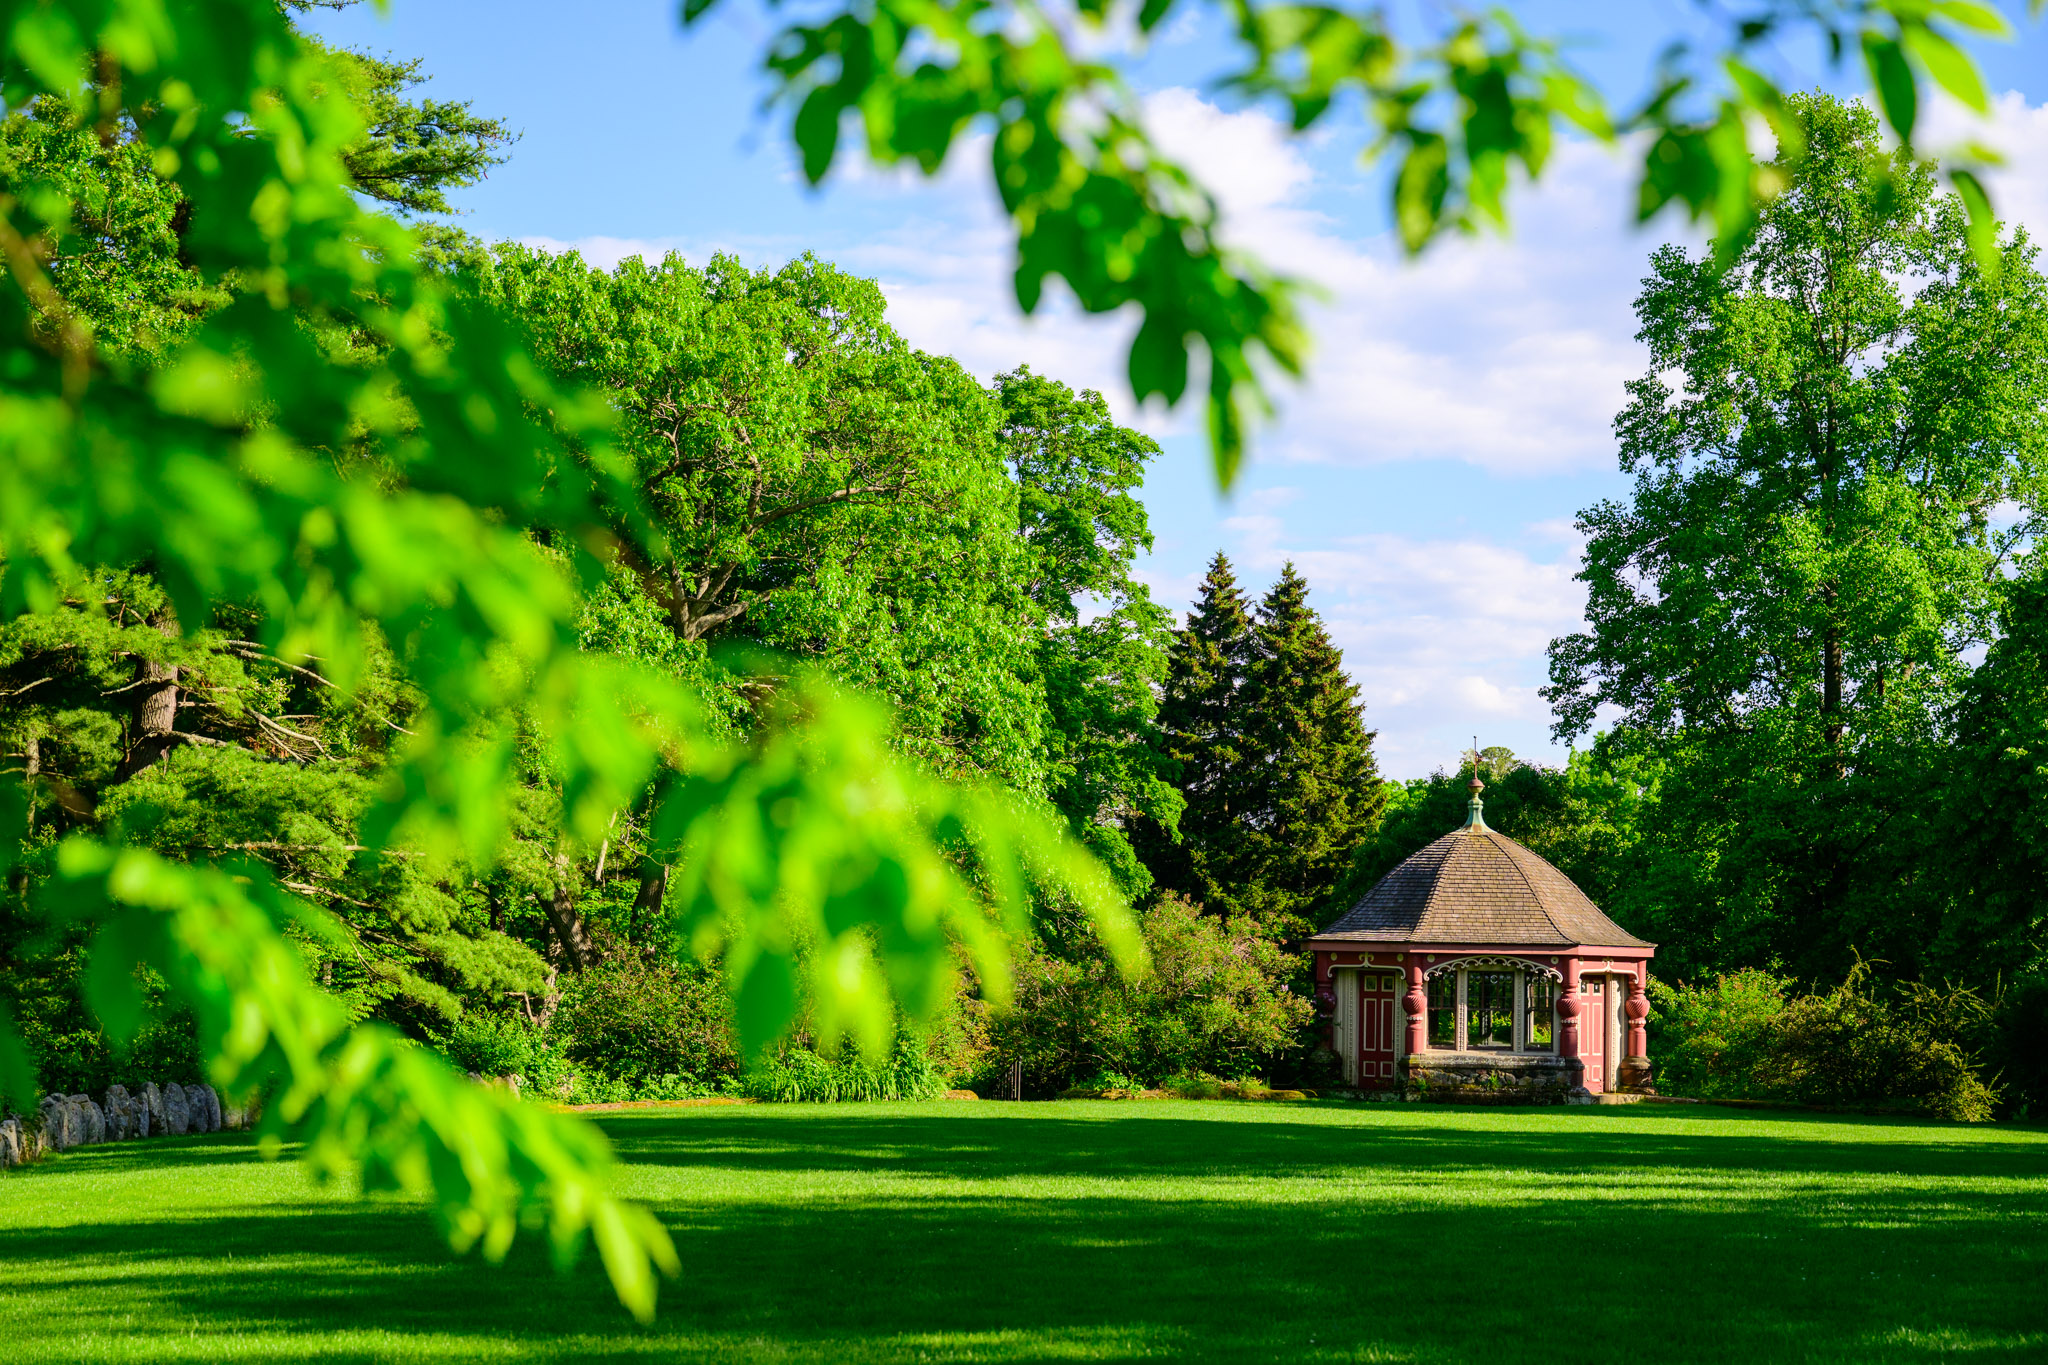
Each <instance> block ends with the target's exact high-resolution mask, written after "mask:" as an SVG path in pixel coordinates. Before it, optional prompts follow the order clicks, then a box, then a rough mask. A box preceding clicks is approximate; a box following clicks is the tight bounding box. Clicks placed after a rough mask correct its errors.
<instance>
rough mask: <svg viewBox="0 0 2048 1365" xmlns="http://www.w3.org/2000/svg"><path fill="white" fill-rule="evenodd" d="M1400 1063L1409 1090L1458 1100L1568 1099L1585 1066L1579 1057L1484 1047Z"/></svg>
mask: <svg viewBox="0 0 2048 1365" xmlns="http://www.w3.org/2000/svg"><path fill="white" fill-rule="evenodd" d="M1401 1066H1402V1068H1403V1071H1404V1073H1405V1077H1404V1083H1403V1087H1402V1088H1403V1089H1404V1090H1405V1091H1406V1092H1407V1093H1408V1094H1409V1095H1412V1096H1414V1097H1415V1098H1417V1099H1425V1100H1442V1101H1446V1102H1449V1103H1454V1104H1564V1103H1565V1102H1567V1101H1568V1100H1569V1099H1570V1098H1571V1096H1572V1092H1573V1091H1574V1090H1577V1089H1581V1088H1582V1087H1583V1083H1584V1076H1585V1070H1586V1065H1585V1063H1584V1062H1581V1061H1580V1060H1579V1059H1578V1058H1576V1057H1519V1056H1515V1055H1513V1054H1511V1053H1484V1052H1425V1053H1419V1054H1417V1055H1415V1056H1411V1057H1407V1058H1404V1059H1403V1060H1402V1062H1401Z"/></svg>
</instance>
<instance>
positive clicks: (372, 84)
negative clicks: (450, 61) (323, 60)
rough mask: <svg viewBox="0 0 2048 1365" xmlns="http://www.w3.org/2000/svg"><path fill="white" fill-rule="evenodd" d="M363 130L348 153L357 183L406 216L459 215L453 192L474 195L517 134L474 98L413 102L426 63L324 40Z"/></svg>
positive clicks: (344, 158)
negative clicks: (477, 105) (477, 107)
mask: <svg viewBox="0 0 2048 1365" xmlns="http://www.w3.org/2000/svg"><path fill="white" fill-rule="evenodd" d="M307 43H308V46H310V47H313V48H315V49H317V50H319V51H321V52H324V53H325V54H326V56H327V58H328V61H329V64H330V69H332V70H333V71H334V72H335V73H337V75H338V77H339V79H340V81H341V85H342V89H343V91H344V92H345V93H346V95H347V97H348V100H349V102H350V103H351V104H353V105H355V107H356V108H357V109H359V110H361V111H362V115H363V123H364V127H363V131H362V132H361V134H360V135H358V137H357V138H356V140H355V142H353V143H352V144H350V145H349V146H348V147H346V148H344V149H343V151H342V154H341V164H342V168H343V169H344V170H345V171H346V172H347V173H348V178H349V183H350V184H352V185H354V186H355V188H356V189H357V190H359V191H360V192H361V193H363V194H365V195H367V196H369V197H370V198H371V199H372V200H374V201H376V202H377V203H379V204H382V205H385V206H387V207H389V208H392V209H395V210H397V211H398V212H400V213H404V214H419V213H453V212H454V211H455V210H454V206H453V205H451V204H450V203H449V201H448V191H450V190H459V189H466V188H467V187H469V186H471V185H475V184H477V183H479V182H481V181H482V180H483V178H484V177H485V176H486V175H489V174H490V171H491V167H493V166H497V165H501V164H503V162H504V160H505V157H506V155H507V150H506V149H508V148H509V147H510V146H511V145H512V143H514V142H515V141H517V140H518V139H517V136H516V135H515V134H514V133H512V132H511V131H510V130H509V129H508V128H506V126H505V121H504V120H503V119H495V118H485V117H483V116H482V115H480V114H478V113H476V112H475V110H474V109H472V108H471V106H470V103H469V101H467V100H436V99H425V98H420V99H408V98H407V97H406V96H407V92H409V91H412V90H415V89H417V88H418V87H420V86H422V85H424V84H426V82H427V79H428V78H427V77H426V76H423V75H421V74H420V66H421V63H420V60H419V59H418V58H412V59H410V60H407V61H394V60H392V59H391V58H388V57H374V56H371V55H370V54H369V53H367V52H356V51H352V50H349V49H346V48H335V47H331V46H329V45H327V44H325V43H322V42H320V41H319V40H317V39H308V40H307Z"/></svg>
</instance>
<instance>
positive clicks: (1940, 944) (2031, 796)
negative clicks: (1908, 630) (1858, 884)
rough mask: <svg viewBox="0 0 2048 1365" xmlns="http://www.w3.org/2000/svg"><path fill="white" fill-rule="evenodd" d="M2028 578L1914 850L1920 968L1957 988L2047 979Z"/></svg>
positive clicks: (2044, 682) (1970, 702) (2009, 607)
mask: <svg viewBox="0 0 2048 1365" xmlns="http://www.w3.org/2000/svg"><path fill="white" fill-rule="evenodd" d="M2029 569H2030V570H2031V571H2030V572H2029V573H2028V574H2027V575H2026V576H2025V577H2023V578H2020V579H2018V580H2016V581H2014V582H2013V583H2012V584H2011V586H2010V588H2009V589H2008V591H2007V594H2006V599H2005V610H2004V613H2003V618H2002V625H2003V627H2004V629H2003V631H2002V633H2001V635H2000V638H1999V639H1998V640H1997V641H1996V642H1995V643H1994V644H1993V645H1992V646H1991V648H1990V650H1989V651H1988V652H1987V653H1986V655H1985V658H1984V662H1983V665H1982V666H1981V667H1979V668H1978V669H1977V671H1976V672H1975V674H1973V675H1972V676H1971V678H1970V680H1969V682H1968V684H1967V685H1966V686H1965V687H1964V688H1963V691H1962V696H1961V697H1960V698H1959V701H1958V705H1957V707H1956V711H1955V716H1954V721H1953V730H1952V731H1951V734H1952V736H1953V740H1952V745H1951V746H1950V747H1949V748H1948V749H1947V751H1946V752H1944V753H1943V755H1942V763H1941V768H1940V772H1941V774H1942V780H1941V783H1940V786H1939V788H1938V804H1934V803H1930V804H1932V805H1933V808H1932V809H1930V810H1928V811H1926V812H1925V827H1926V829H1927V833H1928V839H1927V844H1926V846H1925V847H1924V848H1922V849H1920V850H1918V851H1919V852H1921V853H1922V855H1923V856H1924V858H1925V860H1926V864H1927V865H1928V866H1929V867H1931V868H1934V869H1936V870H1937V872H1938V876H1939V880H1940V889H1939V892H1938V895H1939V897H1940V903H1941V909H1942V912H1943V913H1942V915H1941V919H1940V921H1939V925H1938V932H1937V934H1936V936H1935V938H1934V941H1933V942H1932V943H1930V944H1929V945H1928V955H1929V958H1930V960H1931V962H1932V963H1933V964H1934V965H1936V966H1937V967H1938V969H1939V970H1941V971H1943V972H1945V973H1953V974H1955V975H1956V976H1959V977H1962V978H1964V979H1969V978H1972V977H1982V976H1985V975H1988V974H1996V975H2000V976H2003V977H2004V978H2006V979H2007V980H2011V979H2012V978H2013V977H2015V976H2022V977H2024V976H2035V977H2044V978H2048V905H2044V904H2043V903H2042V897H2041V887H2042V886H2044V885H2048V763H2044V761H2043V749H2044V744H2048V583H2044V581H2043V580H2042V578H2041V576H2040V570H2039V567H2038V566H2037V565H2033V564H2030V565H2029ZM2036 1046H2039V1043H2038V1042H2037V1044H2036ZM2044 1098H2048V1095H2044Z"/></svg>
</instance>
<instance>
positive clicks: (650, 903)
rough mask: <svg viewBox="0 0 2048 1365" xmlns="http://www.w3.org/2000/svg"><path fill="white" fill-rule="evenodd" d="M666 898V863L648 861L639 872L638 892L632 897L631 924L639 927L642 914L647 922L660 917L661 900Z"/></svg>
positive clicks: (657, 920) (656, 920)
mask: <svg viewBox="0 0 2048 1365" xmlns="http://www.w3.org/2000/svg"><path fill="white" fill-rule="evenodd" d="M667 899H668V864H667V863H649V864H648V865H647V867H646V869H645V870H644V871H642V872H641V874H640V894H638V895H636V896H635V897H633V918H632V921H631V923H632V925H633V927H634V928H636V929H637V928H639V927H640V923H641V918H642V916H645V917H646V919H647V921H648V922H649V923H658V922H659V921H660V919H661V906H662V902H663V901H665V900H667Z"/></svg>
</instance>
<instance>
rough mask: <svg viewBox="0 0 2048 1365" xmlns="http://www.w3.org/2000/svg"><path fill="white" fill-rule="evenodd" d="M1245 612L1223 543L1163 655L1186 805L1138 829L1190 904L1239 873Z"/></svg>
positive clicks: (1153, 859) (1250, 645)
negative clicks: (1175, 818) (1174, 815)
mask: <svg viewBox="0 0 2048 1365" xmlns="http://www.w3.org/2000/svg"><path fill="white" fill-rule="evenodd" d="M1253 649H1254V640H1253V633H1252V617H1251V611H1250V609H1249V607H1248V606H1247V604H1246V602H1245V599H1244V594H1243V593H1242V592H1240V591H1239V590H1238V586H1237V576H1236V575H1235V574H1234V573H1232V572H1231V568H1230V561H1229V560H1228V559H1226V558H1224V556H1223V554H1222V552H1221V551H1219V552H1218V553H1217V554H1216V557H1215V558H1213V559H1211V560H1210V561H1209V572H1208V573H1207V575H1206V576H1204V577H1203V579H1202V589H1201V595H1200V597H1199V598H1198V599H1197V600H1196V602H1195V607H1194V610H1193V611H1191V612H1189V613H1188V619H1187V624H1186V625H1185V626H1184V627H1182V628H1181V629H1180V630H1178V631H1176V632H1175V633H1174V636H1173V644H1172V646H1171V648H1170V649H1169V650H1168V653H1167V675H1166V685H1165V688H1164V691H1163V694H1162V696H1161V699H1160V704H1159V732H1160V743H1161V745H1162V746H1163V748H1164V749H1165V752H1166V756H1167V758H1168V759H1169V760H1170V761H1171V762H1172V764H1173V765H1174V767H1175V770H1176V776H1175V778H1174V785H1175V786H1176V787H1177V788H1178V790H1179V792H1180V795H1181V799H1182V801H1183V803H1184V807H1183V809H1182V812H1181V815H1180V819H1179V822H1178V828H1177V829H1169V828H1165V827H1163V826H1162V825H1160V824H1159V823H1157V822H1151V823H1148V824H1147V825H1145V826H1144V827H1143V834H1144V841H1143V853H1144V857H1145V861H1146V865H1147V866H1148V867H1150V868H1151V870H1152V875H1153V877H1154V878H1155V879H1156V881H1157V882H1158V884H1159V885H1160V886H1161V887H1164V888H1166V889H1168V890H1172V891H1177V892H1179V893H1180V894H1181V895H1183V896H1184V897H1186V898H1187V899H1189V900H1191V901H1193V902H1195V903H1196V904H1198V905H1221V904H1224V903H1225V897H1227V896H1228V895H1229V889H1230V886H1231V885H1232V884H1233V883H1234V882H1235V881H1236V880H1237V879H1238V874H1239V872H1240V869H1241V860H1242V834H1243V829H1242V823H1241V822H1242V818H1243V803H1242V801H1241V800H1240V799H1239V783H1240V781H1241V778H1242V772H1243V765H1244V762H1245V759H1246V757H1247V751H1246V749H1245V748H1244V736H1243V733H1242V723H1243V715H1242V712H1241V710H1240V709H1239V706H1238V702H1239V696H1240V693H1241V692H1242V691H1243V689H1244V685H1245V680H1246V678H1247V677H1248V676H1249V674H1250V671H1251V666H1252V656H1253Z"/></svg>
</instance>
